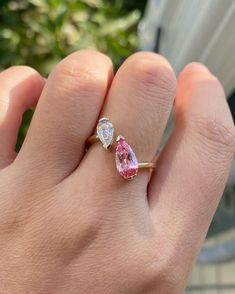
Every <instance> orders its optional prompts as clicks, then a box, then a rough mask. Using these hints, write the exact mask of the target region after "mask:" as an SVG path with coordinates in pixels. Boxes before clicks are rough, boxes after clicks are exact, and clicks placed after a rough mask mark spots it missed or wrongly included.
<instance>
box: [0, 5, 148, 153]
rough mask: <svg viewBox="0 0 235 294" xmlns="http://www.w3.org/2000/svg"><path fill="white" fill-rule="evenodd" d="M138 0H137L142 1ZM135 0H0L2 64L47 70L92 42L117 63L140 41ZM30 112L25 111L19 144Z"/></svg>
mask: <svg viewBox="0 0 235 294" xmlns="http://www.w3.org/2000/svg"><path fill="white" fill-rule="evenodd" d="M140 2H141V4H140ZM145 2H146V1H139V2H137V1H134V0H111V1H108V0H67V1H63V0H20V1H18V0H17V1H16V0H15V1H14V0H11V1H3V0H0V44H1V46H0V70H3V69H4V68H7V67H10V66H12V65H16V64H27V65H29V66H31V67H34V68H35V69H37V70H38V71H39V72H41V73H42V74H43V75H45V76H47V75H48V74H49V72H50V71H51V69H52V67H53V66H54V65H55V64H56V63H58V62H59V61H60V60H61V59H62V58H64V57H65V56H66V55H68V54H70V53H71V52H73V51H75V50H79V49H83V48H93V49H96V50H100V51H102V52H104V53H105V54H107V55H109V56H110V57H111V59H112V60H113V63H114V66H115V68H118V66H119V65H120V63H121V62H122V61H123V59H125V58H126V57H127V56H129V55H130V54H131V53H132V52H134V51H135V50H136V48H137V47H138V40H137V35H136V31H137V23H138V20H139V18H140V15H141V12H140V10H138V9H136V8H137V7H141V6H142V5H143V3H145ZM31 116H32V112H31V111H29V112H27V113H26V114H25V116H24V119H23V123H22V128H21V130H20V134H19V141H18V144H17V148H19V147H20V145H21V143H22V141H23V138H24V136H25V133H26V131H27V128H28V125H29V122H30V119H31Z"/></svg>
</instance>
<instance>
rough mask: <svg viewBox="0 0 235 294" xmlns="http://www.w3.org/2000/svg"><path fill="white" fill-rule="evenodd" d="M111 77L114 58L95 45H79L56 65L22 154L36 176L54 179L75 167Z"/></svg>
mask: <svg viewBox="0 0 235 294" xmlns="http://www.w3.org/2000/svg"><path fill="white" fill-rule="evenodd" d="M111 78H112V64H111V61H110V60H109V58H108V57H106V56H105V55H103V54H101V53H98V52H95V51H86V50H82V51H78V52H76V53H73V54H71V55H69V56H68V57H66V58H65V59H64V60H62V61H61V62H60V63H59V64H58V65H57V66H56V67H55V69H54V70H53V71H52V73H51V75H50V76H49V78H48V80H47V82H46V85H45V88H44V91H43V93H42V96H41V98H40V102H39V104H38V106H37V108H36V111H35V114H34V117H33V120H32V123H31V126H30V128H29V131H28V134H27V136H26V140H25V142H24V145H23V147H22V149H21V152H20V154H19V156H18V160H19V161H21V162H20V163H21V165H23V166H24V167H25V168H26V169H28V165H30V168H31V174H32V177H35V178H37V177H38V175H39V174H40V176H41V178H42V179H43V184H44V185H48V184H54V183H58V182H60V181H61V180H62V179H63V178H65V177H66V176H68V175H69V174H70V173H71V172H72V171H73V170H74V169H75V168H76V167H77V165H78V163H79V162H80V160H81V158H82V157H83V154H84V144H85V141H86V139H87V137H88V136H89V134H90V133H91V132H92V130H93V129H94V125H95V122H96V120H97V117H98V115H99V112H100V109H101V106H102V104H103V101H104V97H105V95H106V91H107V88H108V86H109V83H110V81H111ZM22 168H23V167H22ZM48 175H50V176H49V177H48Z"/></svg>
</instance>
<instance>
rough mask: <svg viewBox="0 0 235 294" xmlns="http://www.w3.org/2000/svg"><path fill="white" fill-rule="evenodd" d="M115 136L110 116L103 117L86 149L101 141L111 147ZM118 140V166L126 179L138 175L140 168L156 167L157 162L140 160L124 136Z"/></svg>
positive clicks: (116, 156)
mask: <svg viewBox="0 0 235 294" xmlns="http://www.w3.org/2000/svg"><path fill="white" fill-rule="evenodd" d="M113 137H114V128H113V125H112V123H111V122H110V120H109V119H108V118H106V117H103V118H101V119H100V120H99V122H98V124H97V127H96V134H95V135H92V136H90V137H89V138H88V140H87V144H86V149H88V148H89V146H91V145H92V144H95V143H97V142H99V141H100V142H101V143H102V144H103V147H104V148H105V149H109V148H110V147H111V146H112V143H113ZM116 142H117V145H116V150H115V161H116V168H117V170H118V172H119V174H120V175H121V176H122V177H123V178H124V179H133V178H134V177H135V176H136V175H137V173H138V170H139V169H144V168H149V169H154V168H156V162H138V160H137V158H136V155H135V153H134V151H133V150H132V148H131V146H130V145H129V144H128V143H127V141H126V139H125V138H124V137H123V136H121V135H119V136H118V137H117V139H116Z"/></svg>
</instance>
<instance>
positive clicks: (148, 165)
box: [138, 162, 157, 168]
mask: <svg viewBox="0 0 235 294" xmlns="http://www.w3.org/2000/svg"><path fill="white" fill-rule="evenodd" d="M156 167H157V164H156V162H139V163H138V168H156Z"/></svg>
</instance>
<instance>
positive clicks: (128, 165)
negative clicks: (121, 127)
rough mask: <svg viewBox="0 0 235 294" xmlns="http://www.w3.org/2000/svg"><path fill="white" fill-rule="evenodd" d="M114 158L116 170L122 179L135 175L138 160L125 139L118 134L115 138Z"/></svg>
mask: <svg viewBox="0 0 235 294" xmlns="http://www.w3.org/2000/svg"><path fill="white" fill-rule="evenodd" d="M115 159H116V166H117V170H118V172H119V174H120V175H121V176H122V177H123V178H124V179H131V178H133V177H135V176H136V175H137V172H138V161H137V158H136V156H135V153H134V151H133V150H132V149H131V147H130V145H129V144H127V142H126V140H125V139H124V138H123V137H120V136H119V137H118V138H117V147H116V152H115Z"/></svg>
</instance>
